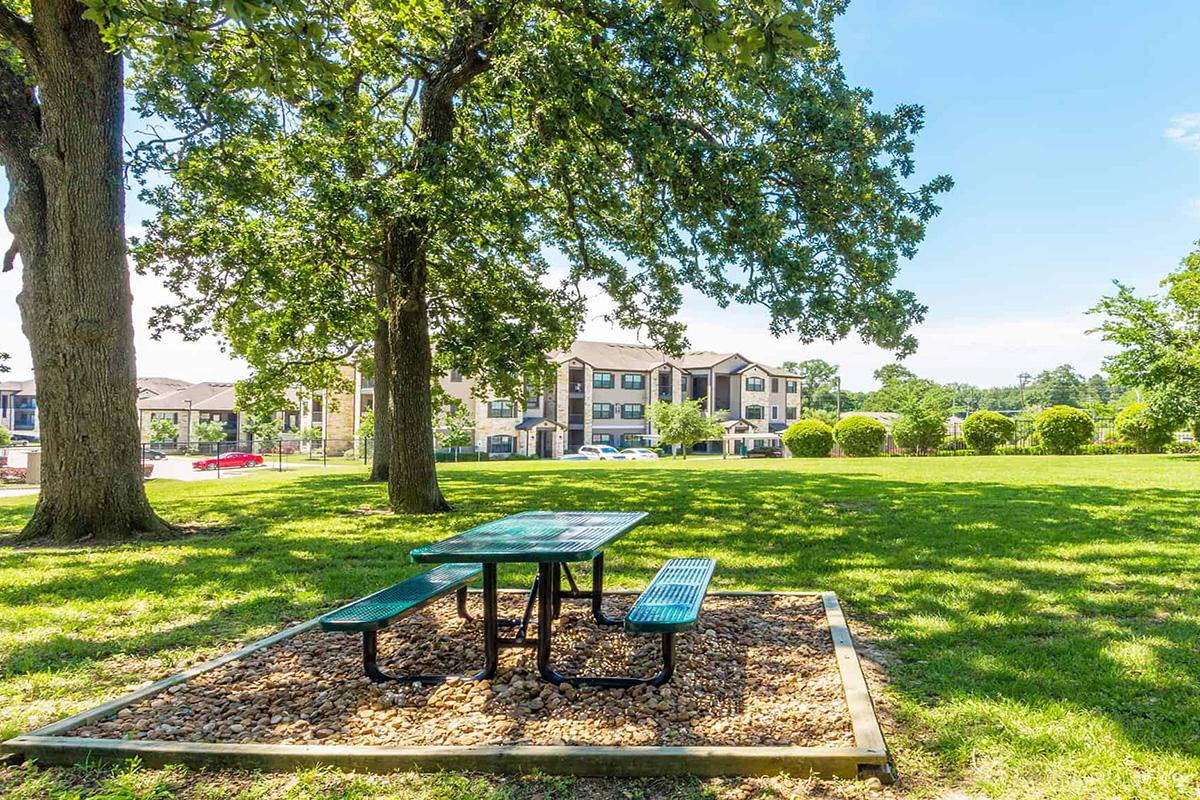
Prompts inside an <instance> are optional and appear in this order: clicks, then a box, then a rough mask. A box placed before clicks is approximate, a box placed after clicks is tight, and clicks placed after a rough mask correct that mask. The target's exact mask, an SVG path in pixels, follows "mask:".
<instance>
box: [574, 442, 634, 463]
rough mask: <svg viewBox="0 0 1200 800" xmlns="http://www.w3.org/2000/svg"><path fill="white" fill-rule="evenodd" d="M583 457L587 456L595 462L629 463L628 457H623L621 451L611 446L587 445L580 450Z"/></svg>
mask: <svg viewBox="0 0 1200 800" xmlns="http://www.w3.org/2000/svg"><path fill="white" fill-rule="evenodd" d="M579 452H580V454H582V455H585V456H587V457H588V458H590V459H592V460H593V461H628V460H629V458H628V457H627V456H623V455H621V451H620V450H618V449H617V448H615V447H613V446H612V445H610V444H585V445H584V446H583V447H581V448H579Z"/></svg>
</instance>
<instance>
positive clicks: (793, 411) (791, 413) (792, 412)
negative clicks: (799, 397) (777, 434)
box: [787, 406, 796, 419]
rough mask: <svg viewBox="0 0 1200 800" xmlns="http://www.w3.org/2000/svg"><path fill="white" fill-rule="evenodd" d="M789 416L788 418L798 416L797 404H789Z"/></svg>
mask: <svg viewBox="0 0 1200 800" xmlns="http://www.w3.org/2000/svg"><path fill="white" fill-rule="evenodd" d="M787 418H788V419H795V418H796V407H795V406H788V407H787Z"/></svg>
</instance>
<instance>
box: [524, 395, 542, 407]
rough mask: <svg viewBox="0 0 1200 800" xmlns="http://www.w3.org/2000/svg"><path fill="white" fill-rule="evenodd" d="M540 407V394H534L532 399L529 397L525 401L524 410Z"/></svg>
mask: <svg viewBox="0 0 1200 800" xmlns="http://www.w3.org/2000/svg"><path fill="white" fill-rule="evenodd" d="M541 405H542V396H541V395H540V394H535V395H534V396H533V397H530V398H529V399H528V400H526V401H525V407H526V408H540V407H541Z"/></svg>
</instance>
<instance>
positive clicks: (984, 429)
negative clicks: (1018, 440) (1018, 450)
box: [962, 410, 1017, 454]
mask: <svg viewBox="0 0 1200 800" xmlns="http://www.w3.org/2000/svg"><path fill="white" fill-rule="evenodd" d="M962 430H963V438H964V439H966V440H967V445H968V446H969V447H970V448H971V449H972V450H976V451H978V452H980V453H984V454H991V453H994V452H996V448H997V447H999V446H1000V445H1003V444H1008V443H1009V442H1010V441H1011V440H1012V437H1013V434H1014V433H1016V430H1017V423H1015V422H1013V421H1012V420H1011V419H1009V418H1008V417H1006V416H1004V415H1003V414H997V413H996V412H995V411H987V410H980V411H976V412H975V413H974V414H971V415H970V416H969V417H967V418H966V419H965V420H963V424H962Z"/></svg>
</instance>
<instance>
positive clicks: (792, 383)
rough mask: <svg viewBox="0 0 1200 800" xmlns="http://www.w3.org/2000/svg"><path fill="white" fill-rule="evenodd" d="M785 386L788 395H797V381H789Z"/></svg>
mask: <svg viewBox="0 0 1200 800" xmlns="http://www.w3.org/2000/svg"><path fill="white" fill-rule="evenodd" d="M783 386H784V388H785V389H787V393H788V394H795V393H796V382H795V381H788V382H787V383H785V384H784V385H783Z"/></svg>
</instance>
